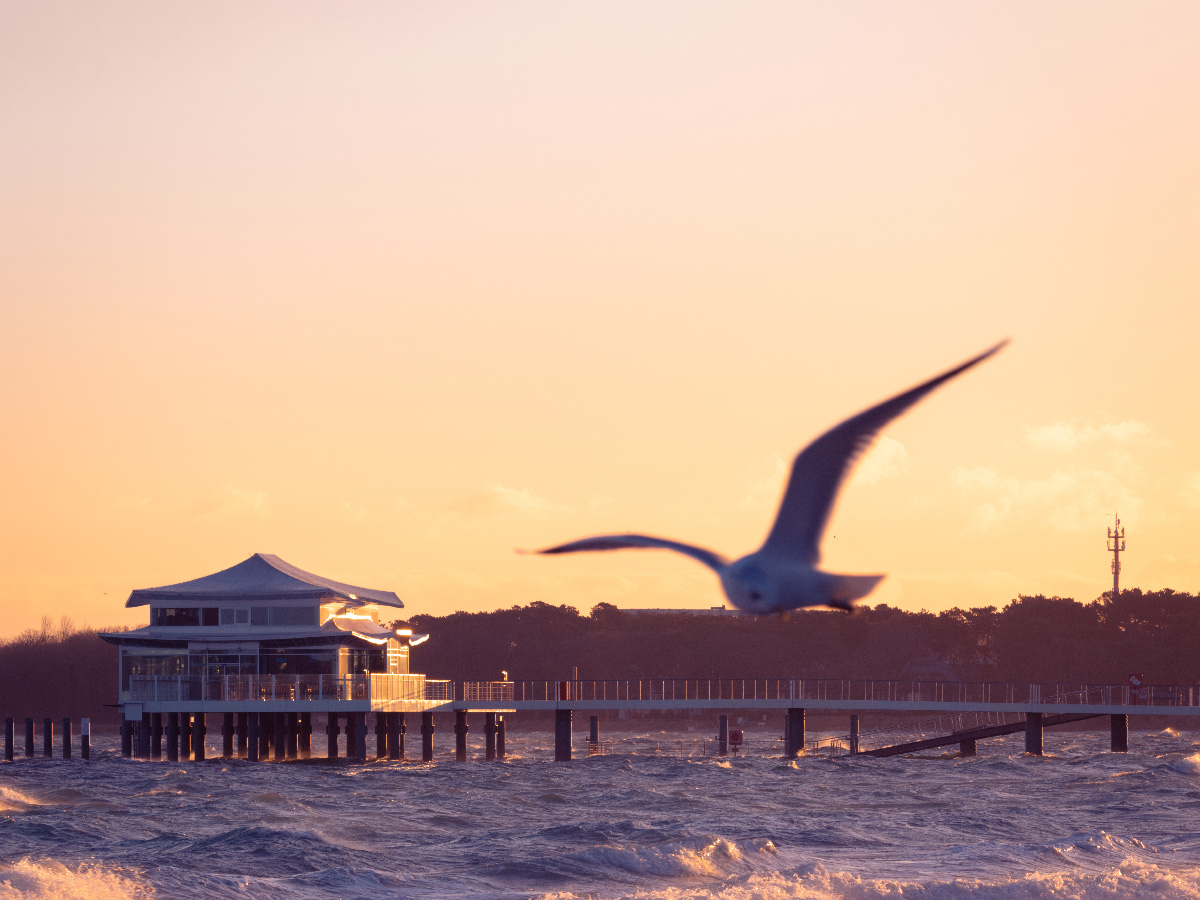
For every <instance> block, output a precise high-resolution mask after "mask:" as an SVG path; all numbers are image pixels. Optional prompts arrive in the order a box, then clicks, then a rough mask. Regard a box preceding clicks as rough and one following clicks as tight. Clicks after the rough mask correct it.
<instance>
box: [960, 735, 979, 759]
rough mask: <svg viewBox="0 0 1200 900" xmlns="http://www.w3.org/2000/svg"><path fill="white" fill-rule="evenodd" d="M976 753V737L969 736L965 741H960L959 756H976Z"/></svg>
mask: <svg viewBox="0 0 1200 900" xmlns="http://www.w3.org/2000/svg"><path fill="white" fill-rule="evenodd" d="M975 754H976V747H975V739H974V738H968V739H967V740H965V741H959V742H958V755H959V756H974V755H975Z"/></svg>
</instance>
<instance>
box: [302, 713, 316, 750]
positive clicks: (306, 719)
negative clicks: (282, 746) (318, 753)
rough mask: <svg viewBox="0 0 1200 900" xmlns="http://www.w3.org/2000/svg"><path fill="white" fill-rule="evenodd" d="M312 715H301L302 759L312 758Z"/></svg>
mask: <svg viewBox="0 0 1200 900" xmlns="http://www.w3.org/2000/svg"><path fill="white" fill-rule="evenodd" d="M312 733H313V727H312V713H310V712H302V713H300V736H299V740H300V758H301V759H311V758H312Z"/></svg>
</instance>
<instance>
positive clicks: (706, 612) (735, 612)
mask: <svg viewBox="0 0 1200 900" xmlns="http://www.w3.org/2000/svg"><path fill="white" fill-rule="evenodd" d="M621 612H623V613H627V614H628V615H631V616H744V615H746V613H744V612H742V611H741V610H740V609H727V608H726V607H724V606H710V607H708V608H707V609H623V610H621Z"/></svg>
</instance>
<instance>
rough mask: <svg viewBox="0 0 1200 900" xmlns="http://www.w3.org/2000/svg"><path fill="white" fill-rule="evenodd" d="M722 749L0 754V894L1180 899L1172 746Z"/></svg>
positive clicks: (1148, 738) (1071, 736)
mask: <svg viewBox="0 0 1200 900" xmlns="http://www.w3.org/2000/svg"><path fill="white" fill-rule="evenodd" d="M472 737H473V740H474V737H475V736H474V735H473V736H472ZM747 737H748V744H749V746H750V749H751V755H750V756H743V757H738V758H736V759H735V758H725V759H720V758H711V757H709V758H705V757H702V756H700V755H699V752H700V748H699V747H698V746H697V745H696V744H695V735H692V734H685V735H677V734H666V733H658V732H655V733H648V734H641V735H629V734H627V735H625V736H624V739H618V740H616V741H615V743H614V745H613V747H612V752H611V753H610V754H609V755H606V756H595V757H591V758H587V757H586V755H585V756H584V757H583V758H578V759H576V760H575V761H573V762H571V763H554V762H551V761H550V757H551V756H552V746H551V739H550V736H549V735H548V734H545V733H541V732H524V733H523V732H515V731H510V733H509V754H510V755H509V757H508V759H507V760H506V761H503V762H491V763H489V762H484V761H482V759H474V760H472V761H469V762H465V763H458V762H454V761H451V760H441V761H438V762H436V763H428V764H425V763H421V762H419V761H418V762H412V761H409V762H402V763H388V762H373V763H368V764H366V765H350V764H345V763H341V764H329V763H248V762H240V761H233V762H229V761H221V760H209V761H207V762H202V763H187V764H173V763H167V762H165V761H161V762H160V761H140V760H127V759H123V758H122V757H121V756H120V755H119V754H118V753H117V752H116V746H115V743H114V742H113V741H111V740H106V739H101V740H100V741H99V742H98V746H96V747H95V748H94V750H93V756H92V760H91V762H90V763H84V762H83V761H82V760H80V759H79V758H78V755H76V758H75V759H73V760H62V759H41V758H35V759H30V760H25V759H18V760H17V761H16V762H14V763H5V762H0V900H8V898H33V897H36V898H76V897H79V898H83V897H87V898H98V900H103V898H115V897H167V898H226V897H238V898H247V897H271V898H314V900H316V898H322V900H323V898H346V900H349V898H372V900H385V898H440V897H462V898H504V900H508V898H525V897H535V898H562V900H566V898H577V897H580V898H581V897H595V898H615V897H643V898H671V900H682V898H727V900H752V898H757V900H785V898H864V900H866V898H902V897H920V898H936V900H952V898H968V897H970V898H986V900H991V898H1006V900H1007V898H1056V900H1057V898H1156V900H1171V898H1177V897H1200V744H1198V743H1196V741H1195V738H1196V735H1193V734H1192V733H1191V732H1175V731H1173V730H1167V731H1163V732H1158V733H1150V734H1147V733H1144V732H1133V733H1132V734H1131V735H1130V743H1131V752H1130V753H1128V754H1113V753H1109V752H1107V747H1108V735H1107V733H1104V734H1100V733H1087V732H1077V733H1065V734H1064V733H1062V732H1055V731H1052V730H1051V731H1047V732H1046V753H1047V755H1046V756H1044V757H1042V758H1035V757H1026V756H1025V755H1024V754H1023V748H1024V745H1023V735H1017V736H1014V737H1009V738H1000V739H993V740H989V741H981V742H980V744H979V752H980V755H979V756H977V757H975V758H970V759H957V758H953V757H952V756H939V755H937V754H935V753H931V754H928V755H925V756H920V757H907V758H891V759H870V758H861V757H858V758H847V757H840V758H833V759H830V758H824V757H811V756H810V757H805V758H801V759H798V760H795V761H785V760H783V759H781V758H779V757H777V756H774V757H772V756H768V755H765V754H766V753H767V750H768V747H770V746H771V745H772V742H771V741H770V740H769V739H770V738H773V737H774V735H767V734H766V733H765V732H764V733H763V734H762V735H754V734H748V736H747ZM756 739H761V740H759V743H758V748H759V749H758V751H757V752H756V750H755V747H756V744H755V741H756ZM448 744H449V745H450V746H447V745H448ZM209 745H210V753H211V752H212V751H213V749H215V748H213V747H212V740H211V738H210V740H209ZM580 746H581V745H580ZM471 749H472V752H473V753H474V754H477V755H478V756H479V757H481V756H482V748H481V747H479V746H476V745H475V744H474V743H473V745H472V748H471ZM438 750H439V753H446V752H452V743H451V741H450V740H449V739H445V738H443V739H441V740H440V741H439V747H438ZM655 751H657V753H658V754H661V755H655ZM418 752H419V748H418ZM410 753H411V749H410ZM668 753H674V754H675V755H673V756H671V755H666V754H668ZM681 753H682V754H685V756H683V757H681V756H680V754H681ZM689 753H690V754H693V755H692V756H690V757H686V754H689ZM760 753H761V754H763V755H759V754H760Z"/></svg>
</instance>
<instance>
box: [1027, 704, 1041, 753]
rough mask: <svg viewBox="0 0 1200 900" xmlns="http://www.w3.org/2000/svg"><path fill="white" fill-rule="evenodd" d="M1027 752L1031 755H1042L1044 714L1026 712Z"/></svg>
mask: <svg viewBox="0 0 1200 900" xmlns="http://www.w3.org/2000/svg"><path fill="white" fill-rule="evenodd" d="M1025 752H1026V753H1027V754H1029V755H1030V756H1041V755H1042V714H1041V713H1039V712H1029V713H1025Z"/></svg>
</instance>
